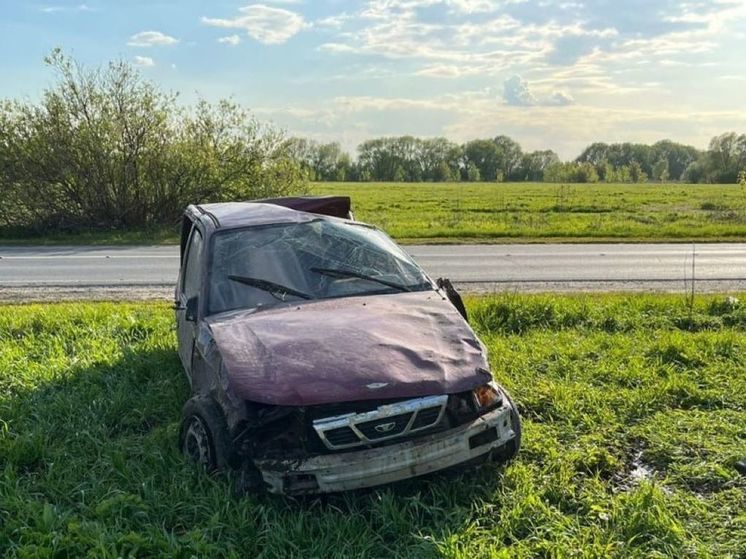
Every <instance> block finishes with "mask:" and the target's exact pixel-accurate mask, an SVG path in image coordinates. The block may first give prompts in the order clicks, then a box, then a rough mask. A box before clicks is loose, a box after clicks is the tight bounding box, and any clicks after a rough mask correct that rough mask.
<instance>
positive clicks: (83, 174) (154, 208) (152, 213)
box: [0, 50, 303, 231]
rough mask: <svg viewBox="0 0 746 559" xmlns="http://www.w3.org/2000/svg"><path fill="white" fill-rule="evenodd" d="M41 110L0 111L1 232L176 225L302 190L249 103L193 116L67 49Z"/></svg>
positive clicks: (168, 97)
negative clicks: (212, 208) (187, 211)
mask: <svg viewBox="0 0 746 559" xmlns="http://www.w3.org/2000/svg"><path fill="white" fill-rule="evenodd" d="M47 63H48V64H49V65H50V67H51V68H52V69H53V70H54V71H55V72H56V75H57V82H56V83H55V85H53V86H52V87H51V88H49V89H47V90H46V91H45V92H44V94H43V96H42V98H41V100H40V101H39V102H38V103H31V102H28V101H23V102H22V101H6V102H4V103H2V104H1V105H0V145H1V146H3V147H2V149H1V150H0V188H2V191H3V196H4V204H3V205H2V208H0V226H2V227H5V228H16V229H26V230H28V229H34V230H36V231H68V230H94V229H128V228H150V227H157V226H163V225H166V224H173V223H174V222H175V220H176V219H177V218H178V216H179V215H180V213H181V212H182V211H183V209H184V207H185V206H186V205H187V204H189V203H197V202H207V201H226V200H236V199H247V198H249V199H250V198H256V197H261V196H268V195H280V194H284V193H288V192H292V191H295V190H297V189H299V188H301V187H302V186H303V185H302V181H301V176H300V172H299V169H298V166H297V164H296V162H295V161H294V160H293V159H292V158H290V157H288V156H287V154H286V150H284V149H283V146H282V136H281V134H279V133H278V132H277V131H275V130H273V129H271V128H268V127H266V126H262V125H261V124H259V123H258V122H257V121H255V120H254V119H253V118H251V117H250V116H249V115H248V114H247V113H246V112H245V111H244V110H243V109H241V108H240V107H238V106H237V105H235V104H233V103H230V102H227V101H222V102H220V103H218V104H216V105H211V104H208V103H207V102H204V101H201V102H199V103H198V104H197V105H196V106H195V107H193V108H192V109H190V110H187V109H182V108H180V107H179V106H177V105H176V96H175V95H172V94H167V93H164V92H162V91H159V90H158V89H157V88H156V87H155V85H153V84H152V83H150V82H148V81H145V80H143V79H142V77H141V76H140V75H139V74H138V73H137V72H136V71H135V70H134V69H133V68H132V67H131V66H130V65H129V64H127V63H125V62H121V61H119V62H112V63H111V64H109V65H108V67H106V68H103V69H93V70H91V69H85V68H83V67H81V66H80V65H78V64H76V63H75V62H74V61H72V60H71V59H69V58H68V57H66V56H65V55H63V54H62V53H61V52H60V51H59V50H55V51H53V52H52V54H51V55H50V56H49V57H48V58H47Z"/></svg>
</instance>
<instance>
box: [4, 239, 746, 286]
mask: <svg viewBox="0 0 746 559" xmlns="http://www.w3.org/2000/svg"><path fill="white" fill-rule="evenodd" d="M405 248H406V250H408V251H409V252H410V254H412V256H413V257H414V258H415V259H416V260H417V261H418V262H419V263H420V265H422V267H423V268H424V269H425V270H426V271H427V272H428V273H429V274H430V275H431V276H432V277H434V278H437V277H448V278H450V279H451V280H453V281H454V283H456V284H457V285H460V286H461V287H462V288H465V289H473V290H477V291H479V290H493V289H506V288H510V289H519V290H529V291H530V290H534V291H537V290H564V291H567V290H594V289H600V290H604V289H622V290H626V289H631V290H665V291H677V290H682V289H683V288H684V285H685V282H686V281H687V280H691V277H692V260H694V276H695V278H696V283H697V285H698V286H699V288H700V289H701V290H703V291H736V290H746V243H738V244H736V243H731V244H697V245H694V246H693V245H691V244H562V245H556V244H555V245H551V244H505V245H430V246H418V245H409V246H406V247H405ZM178 264H179V257H178V248H177V247H175V246H122V247H91V246H78V247H72V246H55V247H0V296H2V295H3V293H4V294H5V295H6V297H5V298H6V299H7V298H8V295H12V294H13V293H16V292H19V291H20V292H23V291H24V290H39V289H46V290H53V291H57V292H60V291H61V292H63V293H64V292H85V290H86V289H92V288H99V289H109V290H117V289H118V290H127V289H131V290H137V289H140V290H143V289H146V288H152V289H155V292H154V293H158V294H161V295H163V294H164V293H168V291H169V288H171V287H172V286H173V284H174V282H175V279H176V274H177V270H178ZM11 298H14V297H11Z"/></svg>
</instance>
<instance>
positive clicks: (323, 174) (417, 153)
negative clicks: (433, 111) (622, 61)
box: [286, 132, 746, 183]
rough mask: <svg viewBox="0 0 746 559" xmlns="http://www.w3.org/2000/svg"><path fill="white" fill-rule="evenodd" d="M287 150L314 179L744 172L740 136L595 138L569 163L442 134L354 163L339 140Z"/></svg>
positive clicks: (373, 150)
mask: <svg viewBox="0 0 746 559" xmlns="http://www.w3.org/2000/svg"><path fill="white" fill-rule="evenodd" d="M286 145H287V149H288V152H289V154H290V156H291V157H292V158H294V159H295V160H296V161H298V162H299V164H300V166H301V168H302V169H303V172H304V174H305V175H306V176H307V177H308V178H309V179H310V180H316V181H361V182H367V181H391V182H420V181H431V182H450V181H469V182H476V181H489V182H494V181H497V182H502V181H545V182H575V183H596V182H623V183H641V182H648V181H659V182H664V181H681V182H688V183H735V182H736V181H737V179H738V176H739V173H740V172H741V171H743V170H744V169H746V134H740V135H739V134H737V133H735V132H728V133H725V134H722V135H720V136H716V137H714V138H713V139H712V140H711V141H710V144H709V147H708V149H707V150H704V151H703V150H699V149H697V148H695V147H692V146H688V145H684V144H680V143H677V142H673V141H671V140H662V141H660V142H656V143H655V144H652V145H648V144H635V143H614V144H607V143H602V142H597V143H593V144H591V145H590V146H588V147H587V148H586V149H584V150H583V152H582V153H581V154H580V155H579V156H578V157H577V158H576V159H575V160H574V161H561V160H560V158H559V156H558V155H557V154H556V153H555V152H553V151H552V150H541V151H532V152H524V151H523V149H522V148H521V146H520V144H518V142H516V141H515V140H513V139H511V138H509V137H507V136H497V137H495V138H491V139H476V140H471V141H469V142H466V143H465V144H456V143H454V142H451V141H449V140H447V139H446V138H416V137H414V136H399V137H385V138H374V139H371V140H367V141H365V142H363V143H362V144H360V145H359V146H358V148H357V159H356V160H353V158H352V157H351V156H350V154H349V153H347V152H345V151H344V150H343V149H342V148H341V147H340V145H339V144H338V143H335V142H332V143H318V142H314V141H313V140H309V139H306V138H290V139H289V140H288V141H287V144H286Z"/></svg>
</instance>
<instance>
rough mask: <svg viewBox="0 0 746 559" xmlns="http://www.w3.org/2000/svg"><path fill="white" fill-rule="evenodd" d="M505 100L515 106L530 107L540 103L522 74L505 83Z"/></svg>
mask: <svg viewBox="0 0 746 559" xmlns="http://www.w3.org/2000/svg"><path fill="white" fill-rule="evenodd" d="M503 101H505V102H506V103H507V104H508V105H513V106H515V107H530V106H532V105H538V101H537V99H536V97H534V95H533V94H532V93H531V90H530V89H529V87H528V82H527V81H526V80H524V79H523V78H522V77H521V76H512V77H510V78H508V79H507V80H505V83H504V84H503Z"/></svg>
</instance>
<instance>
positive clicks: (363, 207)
mask: <svg viewBox="0 0 746 559" xmlns="http://www.w3.org/2000/svg"><path fill="white" fill-rule="evenodd" d="M312 189H313V192H314V193H317V194H322V193H323V194H348V195H350V196H352V200H353V209H354V211H355V215H356V217H357V218H358V219H360V220H362V221H367V222H370V223H373V224H375V225H378V226H380V227H382V228H383V229H385V230H386V231H387V232H388V233H389V234H391V235H392V236H393V237H395V238H397V239H400V240H404V241H407V242H429V243H442V242H491V241H492V242H494V241H500V242H506V241H511V240H513V241H547V240H552V241H562V242H573V241H575V242H577V241H604V240H612V241H620V240H621V241H664V240H672V241H685V240H710V241H722V240H744V239H746V189H744V188H743V187H741V186H738V185H688V184H663V185H661V184H576V185H560V184H546V183H504V184H499V183H480V184H469V183H451V184H440V183H420V184H401V183H399V184H395V183H380V184H379V183H316V184H314V185H313V187H312Z"/></svg>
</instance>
